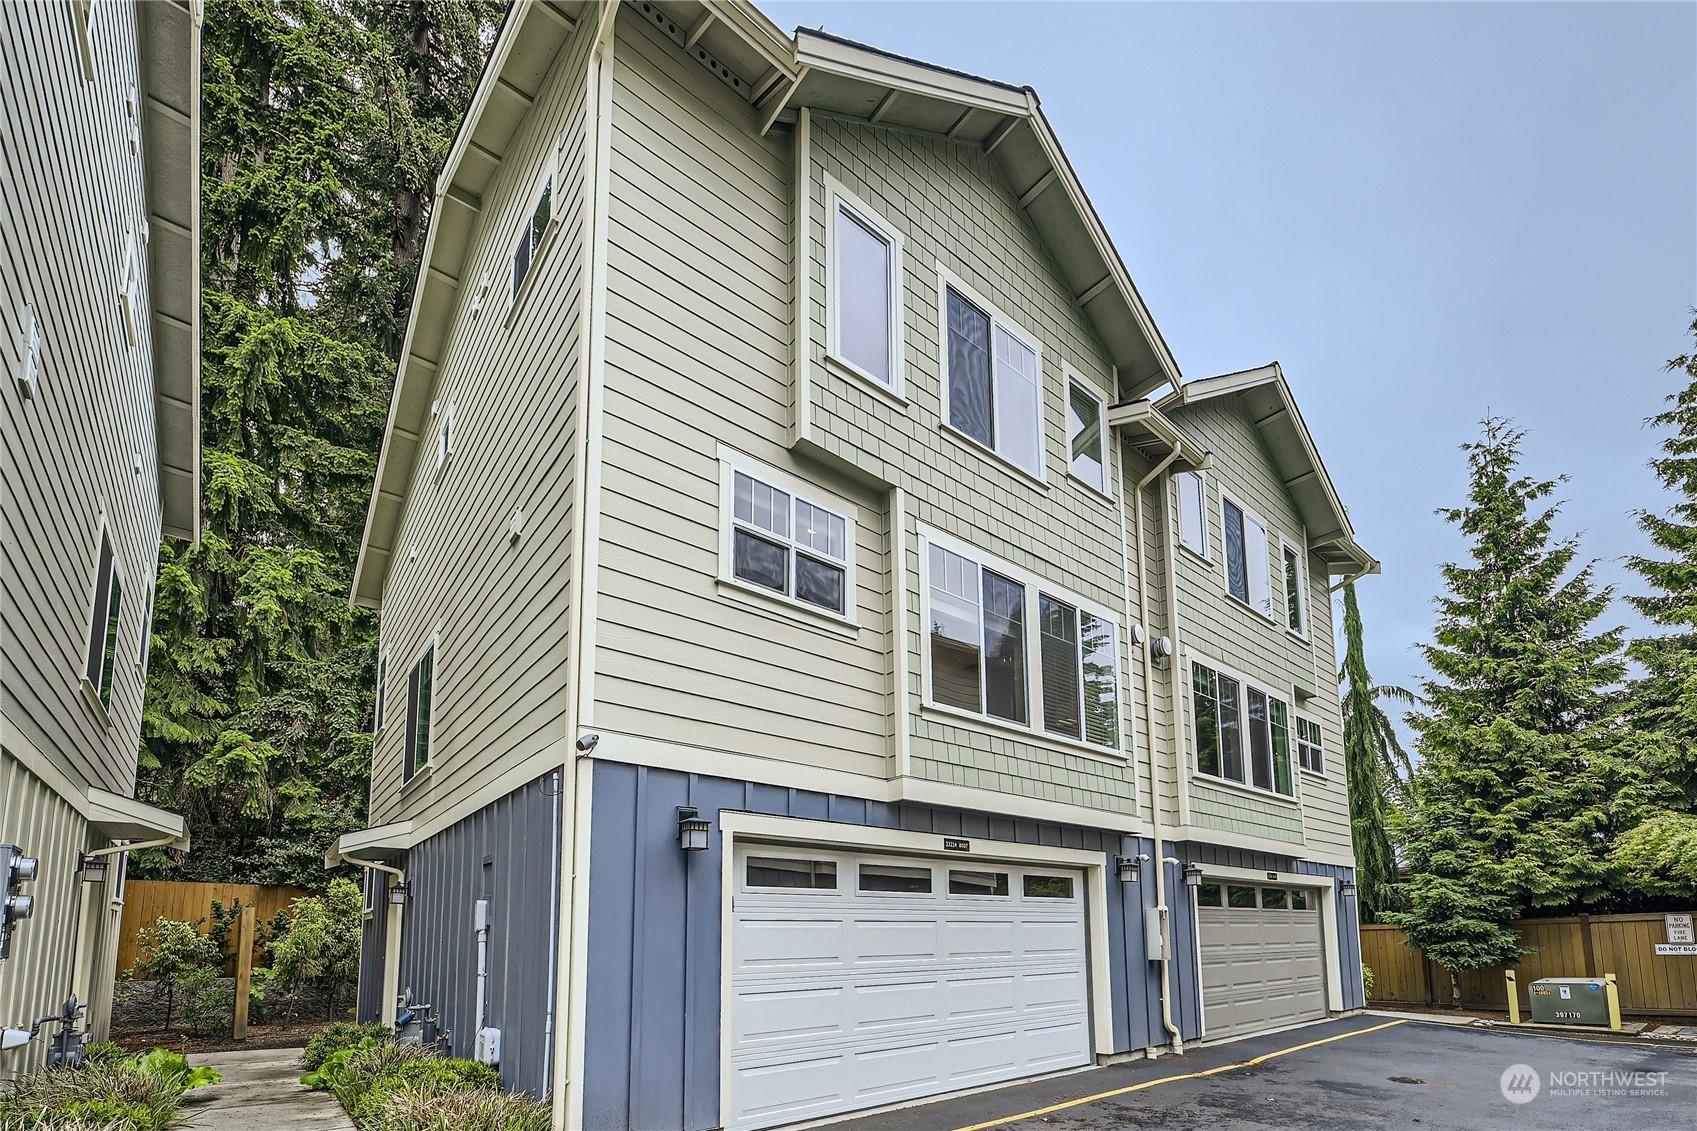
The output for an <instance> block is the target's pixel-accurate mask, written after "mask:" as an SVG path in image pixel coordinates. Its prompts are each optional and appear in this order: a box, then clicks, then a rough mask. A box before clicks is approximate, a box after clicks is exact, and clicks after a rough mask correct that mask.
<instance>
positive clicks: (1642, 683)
mask: <svg viewBox="0 0 1697 1131" xmlns="http://www.w3.org/2000/svg"><path fill="white" fill-rule="evenodd" d="M1691 334H1692V336H1693V338H1694V339H1697V320H1694V321H1693V322H1692V323H1691ZM1668 369H1669V370H1670V371H1671V372H1675V373H1680V374H1682V375H1683V376H1684V379H1685V387H1684V388H1683V389H1680V390H1679V391H1678V392H1675V393H1672V394H1670V395H1669V396H1668V399H1667V405H1668V407H1667V409H1666V410H1665V411H1663V412H1661V413H1659V414H1657V415H1656V416H1653V417H1651V418H1650V420H1649V421H1648V423H1649V424H1651V425H1653V426H1655V427H1657V428H1663V429H1667V430H1669V435H1667V436H1666V437H1665V438H1664V439H1663V440H1662V443H1661V452H1662V454H1661V455H1660V456H1659V457H1657V458H1656V459H1653V460H1651V461H1650V468H1651V470H1653V471H1654V472H1655V473H1656V478H1658V479H1660V480H1661V482H1662V485H1663V486H1664V487H1665V488H1667V490H1668V491H1670V492H1672V493H1673V494H1674V495H1675V496H1676V497H1677V499H1678V501H1677V502H1675V503H1674V505H1673V506H1672V507H1670V508H1669V509H1668V512H1667V514H1665V515H1658V514H1653V513H1651V512H1649V511H1640V512H1639V513H1638V525H1639V527H1640V529H1642V530H1643V531H1644V533H1645V534H1647V535H1649V538H1650V542H1651V543H1652V544H1653V545H1654V546H1655V547H1656V549H1657V551H1659V552H1660V554H1661V555H1662V556H1659V557H1644V556H1641V555H1635V556H1633V557H1630V558H1628V559H1627V566H1628V567H1629V568H1630V569H1632V570H1633V571H1635V572H1636V573H1638V574H1639V576H1641V577H1643V578H1644V580H1645V581H1646V582H1648V583H1649V589H1650V592H1649V593H1647V594H1645V595H1642V596H1633V597H1629V598H1627V599H1628V600H1629V601H1631V602H1632V604H1633V606H1634V607H1635V608H1637V610H1638V611H1639V612H1640V613H1642V614H1643V615H1644V617H1645V619H1646V620H1648V621H1649V622H1650V623H1651V624H1652V625H1655V626H1656V627H1658V628H1660V629H1662V630H1663V634H1662V635H1660V636H1653V637H1649V638H1647V639H1642V640H1635V641H1633V643H1632V645H1631V647H1630V648H1629V649H1628V654H1629V655H1630V656H1631V657H1632V659H1634V660H1635V661H1637V662H1638V664H1639V665H1640V667H1641V669H1642V675H1640V676H1639V678H1637V679H1635V680H1633V681H1632V683H1631V685H1630V687H1629V689H1628V693H1627V698H1628V702H1629V704H1630V706H1629V717H1630V719H1631V722H1632V724H1633V727H1634V728H1635V730H1636V731H1637V733H1638V737H1639V739H1640V741H1641V743H1642V748H1643V761H1644V766H1645V770H1646V772H1647V773H1648V775H1649V776H1650V777H1651V779H1652V780H1654V781H1655V782H1656V783H1657V784H1658V785H1659V786H1660V787H1661V789H1662V794H1661V796H1660V797H1659V798H1658V802H1659V804H1658V807H1657V808H1658V810H1659V811H1658V812H1655V813H1654V814H1653V815H1652V816H1651V817H1650V818H1649V819H1647V820H1646V821H1645V822H1644V823H1643V824H1642V825H1640V826H1638V827H1637V828H1634V829H1632V830H1631V831H1630V832H1628V833H1627V834H1626V835H1625V836H1623V837H1622V838H1621V839H1620V842H1619V845H1618V846H1617V848H1616V850H1615V862H1616V864H1617V865H1618V866H1619V867H1620V870H1621V872H1622V874H1623V875H1625V876H1628V877H1631V879H1632V883H1633V884H1634V886H1636V887H1638V888H1639V889H1641V890H1643V891H1645V892H1647V893H1652V894H1662V895H1683V896H1685V897H1687V898H1689V897H1690V895H1691V893H1692V892H1693V890H1697V350H1694V351H1693V352H1691V353H1688V354H1685V355H1684V356H1682V357H1676V358H1674V359H1673V360H1672V361H1670V362H1668Z"/></svg>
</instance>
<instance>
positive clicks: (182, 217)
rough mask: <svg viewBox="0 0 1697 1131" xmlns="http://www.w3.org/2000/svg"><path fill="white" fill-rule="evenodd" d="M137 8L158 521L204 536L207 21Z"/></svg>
mask: <svg viewBox="0 0 1697 1131" xmlns="http://www.w3.org/2000/svg"><path fill="white" fill-rule="evenodd" d="M137 14H138V16H139V17H140V36H139V40H140V56H141V60H140V62H141V83H140V86H141V89H140V91H139V92H138V93H139V95H140V99H141V107H140V110H141V133H142V156H143V176H144V180H145V183H146V197H147V227H148V233H147V262H148V297H149V306H150V310H149V319H150V330H151V340H152V347H153V358H152V363H153V364H152V369H153V397H154V420H155V425H156V427H155V436H156V445H157V451H158V477H159V510H160V526H161V528H162V530H163V532H164V533H165V534H167V535H170V536H172V537H175V538H183V539H187V540H188V541H190V542H198V541H199V540H200V528H201V514H200V37H201V21H200V13H199V8H198V6H194V7H191V6H190V5H189V4H187V3H184V2H182V0H163V2H160V3H154V4H142V5H140V6H139V7H138V9H137Z"/></svg>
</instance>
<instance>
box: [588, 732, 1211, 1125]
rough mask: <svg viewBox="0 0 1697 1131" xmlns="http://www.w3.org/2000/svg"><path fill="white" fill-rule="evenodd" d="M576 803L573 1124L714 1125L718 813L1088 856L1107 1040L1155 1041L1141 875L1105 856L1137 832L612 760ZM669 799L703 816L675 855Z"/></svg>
mask: <svg viewBox="0 0 1697 1131" xmlns="http://www.w3.org/2000/svg"><path fill="white" fill-rule="evenodd" d="M592 796H593V797H594V807H593V812H592V814H591V818H590V820H591V829H590V837H591V841H590V880H589V956H588V962H589V971H588V1003H587V1004H588V1010H587V1012H588V1017H587V1019H586V1023H587V1029H588V1032H589V1034H590V1039H589V1040H588V1042H587V1045H588V1048H587V1053H586V1056H587V1059H586V1062H585V1065H584V1108H583V1119H584V1125H585V1126H586V1127H590V1128H594V1129H596V1131H614V1129H622V1128H628V1129H630V1131H705V1129H707V1128H714V1127H718V1126H719V1125H720V1121H719V1038H720V1028H719V1017H720V1008H721V1002H720V1000H719V968H720V962H721V960H722V957H723V956H722V955H721V953H720V949H721V934H720V930H721V907H720V898H721V895H720V893H721V887H720V874H721V868H722V865H723V859H722V852H723V843H724V842H723V838H722V837H721V836H720V835H719V830H720V829H721V828H722V827H723V822H722V821H721V819H720V813H721V811H723V810H732V811H741V812H749V813H760V814H767V815H772V816H784V817H800V818H807V819H812V820H819V821H834V822H839V823H842V824H850V825H860V826H865V827H871V828H884V829H902V830H906V831H909V832H923V833H934V834H938V835H946V836H965V837H969V838H970V837H979V838H982V839H987V840H1000V841H1010V842H1015V843H1021V844H1041V845H1050V846H1056V847H1065V848H1074V849H1083V850H1087V851H1093V852H1100V853H1102V854H1103V857H1104V861H1105V863H1106V864H1107V865H1108V867H1109V871H1108V876H1109V877H1110V878H1109V880H1108V884H1107V889H1108V908H1107V917H1108V923H1107V926H1108V947H1109V962H1108V966H1109V970H1110V972H1111V974H1110V979H1111V981H1110V987H1109V988H1110V996H1111V999H1112V1002H1113V1012H1114V1017H1113V1033H1114V1048H1115V1049H1116V1050H1130V1049H1141V1048H1145V1047H1147V1046H1148V1045H1151V1044H1155V1043H1158V1042H1159V1041H1160V1039H1161V1037H1160V1033H1161V1012H1160V997H1159V991H1158V986H1157V971H1158V970H1159V967H1158V966H1156V965H1155V964H1153V963H1150V962H1149V961H1147V959H1146V957H1145V955H1144V953H1143V928H1142V915H1143V912H1142V908H1143V907H1144V906H1145V905H1148V906H1153V905H1154V889H1155V885H1154V883H1153V879H1154V877H1153V874H1152V873H1151V872H1150V870H1149V866H1147V865H1146V866H1145V867H1144V868H1143V870H1142V871H1143V874H1142V879H1141V881H1140V882H1137V883H1124V882H1121V881H1119V880H1117V879H1114V878H1113V875H1114V873H1113V870H1112V857H1114V856H1117V855H1121V854H1125V855H1136V854H1138V853H1142V852H1152V847H1151V845H1150V842H1148V841H1146V840H1140V839H1138V838H1136V837H1122V836H1121V835H1120V834H1118V833H1115V832H1111V831H1107V830H1102V829H1085V828H1078V827H1074V826H1068V825H1061V824H1056V823H1054V822H1049V821H1029V820H1022V819H1015V818H1012V817H1004V816H997V815H994V814H985V813H974V812H969V811H963V810H958V809H944V808H937V807H932V806H926V805H913V804H907V803H895V804H891V803H884V802H875V801H867V800H864V799H860V798H852V797H842V796H837V795H830V794H822V793H810V792H807V791H804V790H794V789H783V788H779V787H776V786H769V785H762V784H759V783H755V782H739V781H730V780H726V779H724V778H713V777H704V776H701V775H697V774H684V773H678V772H675V771H670V770H659V769H651V768H647V767H640V766H627V765H621V764H618V763H613V762H599V763H597V764H596V766H595V784H594V791H593V794H592ZM680 805H693V806H696V807H697V808H698V809H699V810H700V811H701V815H702V816H704V817H707V818H708V819H710V820H712V822H713V829H714V831H713V836H712V837H711V839H710V844H709V848H708V849H707V851H705V852H690V853H686V852H683V851H681V850H680V849H679V847H678V842H677V807H678V806H680ZM1168 878H1169V880H1171V879H1173V878H1174V876H1173V874H1169V877H1168ZM1180 918H1183V917H1182V916H1181V917H1180ZM1188 945H1189V946H1190V948H1191V949H1190V950H1188V951H1185V952H1184V953H1191V952H1193V950H1194V944H1193V943H1192V944H1188ZM1128 948H1129V953H1128ZM1179 977H1180V972H1179V971H1178V970H1175V971H1174V978H1175V980H1176V979H1178V978H1179ZM1193 996H1194V995H1193ZM1151 1003H1153V1008H1152V1009H1151V1007H1150V1006H1151ZM1193 1032H1194V1030H1193Z"/></svg>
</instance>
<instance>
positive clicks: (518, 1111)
mask: <svg viewBox="0 0 1697 1131" xmlns="http://www.w3.org/2000/svg"><path fill="white" fill-rule="evenodd" d="M552 1125H553V1112H552V1111H551V1110H550V1109H549V1107H548V1105H547V1104H545V1103H539V1102H537V1101H536V1100H533V1099H531V1098H530V1097H528V1096H514V1095H509V1094H508V1093H506V1092H501V1091H496V1090H492V1089H489V1088H474V1089H472V1090H470V1091H458V1090H451V1089H449V1090H444V1089H439V1088H436V1087H434V1086H433V1085H430V1084H409V1085H407V1086H406V1087H404V1088H402V1089H400V1090H399V1091H396V1092H391V1093H390V1094H389V1095H388V1097H387V1098H385V1099H384V1101H383V1103H382V1105H381V1106H380V1107H378V1108H377V1110H376V1111H375V1112H374V1113H373V1115H372V1118H371V1121H370V1123H368V1124H367V1125H366V1127H367V1131H443V1129H444V1128H453V1129H455V1131H458V1129H460V1128H466V1129H470V1128H476V1129H477V1131H550V1128H551V1127H552Z"/></svg>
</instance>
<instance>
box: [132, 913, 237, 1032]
mask: <svg viewBox="0 0 1697 1131" xmlns="http://www.w3.org/2000/svg"><path fill="white" fill-rule="evenodd" d="M136 945H137V949H138V950H139V951H140V953H141V957H139V958H137V959H136V961H135V965H133V966H131V967H130V971H129V972H130V975H131V976H132V977H140V978H147V979H149V980H150V981H152V982H154V983H155V984H156V985H157V986H158V987H159V988H160V989H161V990H163V991H164V994H165V1028H167V1029H169V1028H170V1027H171V1014H172V1011H173V1009H175V1007H176V1004H177V998H178V995H179V994H180V993H181V991H182V986H183V981H184V979H192V978H193V977H194V976H195V975H196V973H197V972H198V971H202V970H210V971H211V972H212V976H213V977H214V978H216V977H217V976H218V972H219V971H220V970H221V969H222V968H223V965H224V954H223V952H222V951H220V950H219V949H218V944H217V943H215V942H213V941H212V940H211V939H209V938H207V937H206V936H204V935H202V934H201V933H200V932H199V931H198V930H196V929H195V925H194V924H193V923H190V922H187V921H185V920H182V919H165V918H161V919H159V920H158V921H157V922H156V923H154V925H153V926H151V927H143V928H142V929H141V930H140V931H138V932H136Z"/></svg>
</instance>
